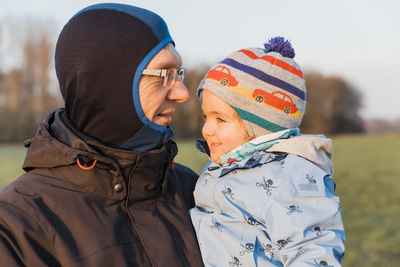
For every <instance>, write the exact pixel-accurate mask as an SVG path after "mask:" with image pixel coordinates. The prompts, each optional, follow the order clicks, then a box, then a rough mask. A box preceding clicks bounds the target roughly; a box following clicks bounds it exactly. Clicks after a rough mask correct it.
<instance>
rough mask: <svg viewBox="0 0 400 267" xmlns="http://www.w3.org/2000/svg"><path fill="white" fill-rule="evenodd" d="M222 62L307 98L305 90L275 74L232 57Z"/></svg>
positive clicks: (301, 97)
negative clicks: (244, 63)
mask: <svg viewBox="0 0 400 267" xmlns="http://www.w3.org/2000/svg"><path fill="white" fill-rule="evenodd" d="M220 63H223V64H226V65H229V66H232V67H234V68H236V69H239V70H241V71H244V72H246V73H247V74H250V75H251V76H253V77H256V78H257V79H260V80H261V81H263V82H266V83H269V84H271V85H274V86H276V87H279V88H281V89H283V90H285V91H287V92H289V93H292V94H294V95H296V96H298V97H299V98H300V99H302V100H305V98H306V95H305V93H304V91H302V90H300V89H299V88H297V87H295V86H293V85H291V84H289V83H287V82H284V81H282V80H279V79H278V78H276V77H274V76H271V75H268V74H266V73H264V72H262V71H260V70H258V69H255V68H253V67H250V66H247V65H243V64H241V63H239V62H237V61H235V60H233V59H231V58H226V59H224V60H222V61H221V62H220Z"/></svg>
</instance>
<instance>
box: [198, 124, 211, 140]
mask: <svg viewBox="0 0 400 267" xmlns="http://www.w3.org/2000/svg"><path fill="white" fill-rule="evenodd" d="M201 133H202V135H203V137H204V138H207V137H208V136H211V135H213V129H212V126H211V123H209V122H207V121H205V122H204V125H203V128H202V129H201Z"/></svg>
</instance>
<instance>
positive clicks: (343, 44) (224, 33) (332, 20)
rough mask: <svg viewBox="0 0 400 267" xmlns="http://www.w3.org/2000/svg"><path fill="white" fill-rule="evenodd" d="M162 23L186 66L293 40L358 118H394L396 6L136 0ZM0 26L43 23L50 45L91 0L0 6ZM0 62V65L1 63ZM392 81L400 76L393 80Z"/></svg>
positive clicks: (398, 56) (387, 2) (23, 0)
mask: <svg viewBox="0 0 400 267" xmlns="http://www.w3.org/2000/svg"><path fill="white" fill-rule="evenodd" d="M107 2H115V3H125V4H131V5H135V6H138V7H142V8H146V9H149V10H151V11H153V12H156V13H157V14H159V15H160V16H161V17H162V18H164V20H165V21H166V23H167V25H168V27H169V31H170V33H171V35H172V37H173V39H174V40H175V43H176V48H177V50H178V51H179V52H180V54H181V55H182V57H183V62H184V66H185V67H187V68H190V67H195V66H197V65H202V64H208V65H214V64H216V63H217V62H218V61H220V60H221V59H223V58H224V57H225V56H227V55H228V54H230V53H231V52H233V51H235V50H238V49H242V48H248V47H263V44H264V43H265V42H266V41H267V40H268V39H269V38H271V37H274V36H284V37H285V38H287V39H289V40H290V41H291V42H292V45H293V47H294V49H295V52H296V57H295V60H296V62H297V63H298V64H299V65H300V66H301V68H302V69H303V70H306V71H307V70H314V71H319V72H321V73H322V74H324V75H326V76H331V75H337V76H340V77H343V78H344V79H346V81H348V82H349V83H350V84H351V85H352V86H353V87H354V88H356V89H358V90H359V91H360V92H361V93H362V95H363V103H364V107H363V108H362V110H361V114H360V115H361V116H362V117H364V118H385V119H389V120H393V119H397V118H400V105H399V102H400V77H399V76H400V75H399V72H400V67H399V64H400V52H399V49H400V16H399V14H400V1H397V0H379V1H376V0H351V1H349V0H335V1H331V0H302V1H299V0H279V1H271V0H247V1H243V0H242V1H236V0H201V1H199V0H168V1H166V0H140V1H113V0H108V1H107ZM0 3H1V5H0V6H1V9H0V23H4V22H7V21H18V20H23V19H25V18H26V17H29V18H31V19H33V20H42V21H48V24H49V26H51V27H52V29H53V31H54V40H56V38H57V36H58V34H59V32H60V31H61V30H62V27H63V26H64V24H65V23H66V22H67V21H68V20H69V19H70V18H71V17H72V16H73V15H74V14H75V13H76V12H78V11H79V10H80V9H82V8H84V7H86V6H88V5H91V4H96V3H100V2H99V1H92V0H65V1H59V0H35V1H32V0H11V1H10V0H0ZM0 62H1V61H0ZM397 75H399V76H397Z"/></svg>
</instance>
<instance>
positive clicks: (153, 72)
mask: <svg viewBox="0 0 400 267" xmlns="http://www.w3.org/2000/svg"><path fill="white" fill-rule="evenodd" d="M170 70H176V72H174V73H175V76H174V79H173V81H172V84H171V85H170V86H167V84H168V76H169V71H170ZM185 73H186V69H185V68H175V69H144V70H143V71H142V75H147V76H156V77H164V83H163V86H164V87H172V86H174V85H175V82H176V80H177V78H178V80H180V81H181V82H183V80H184V78H185Z"/></svg>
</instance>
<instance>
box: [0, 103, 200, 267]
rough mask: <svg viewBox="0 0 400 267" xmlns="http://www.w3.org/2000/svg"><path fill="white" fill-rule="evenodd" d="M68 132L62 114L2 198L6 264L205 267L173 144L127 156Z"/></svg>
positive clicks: (190, 176)
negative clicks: (20, 174) (175, 159)
mask: <svg viewBox="0 0 400 267" xmlns="http://www.w3.org/2000/svg"><path fill="white" fill-rule="evenodd" d="M71 127H73V126H72V124H70V122H68V120H67V119H66V118H65V116H64V115H63V110H59V111H57V112H55V113H53V114H51V115H50V116H49V117H48V119H47V120H46V121H44V122H43V123H42V124H41V125H40V127H39V129H38V132H37V134H36V136H35V137H34V138H33V139H31V140H29V141H28V142H26V145H27V146H28V147H29V149H28V152H27V156H26V159H25V163H24V169H25V170H26V171H27V172H26V173H25V174H24V175H22V176H21V177H20V178H18V179H17V180H16V181H14V182H13V183H11V184H10V185H9V186H8V187H6V188H5V189H4V190H3V191H2V192H1V193H0V266H202V261H201V256H200V253H199V248H198V245H197V242H196V238H195V234H194V232H193V229H192V225H191V221H190V217H189V214H188V209H190V208H191V207H193V197H192V192H193V189H194V185H195V182H196V179H197V175H196V174H195V173H194V172H192V171H191V170H190V169H188V168H186V167H184V166H182V165H179V164H173V158H174V156H175V155H176V153H177V147H176V144H175V143H174V142H172V141H169V142H168V143H167V144H165V145H164V146H163V147H161V148H160V149H157V150H151V151H147V152H133V151H125V150H121V149H113V148H110V147H107V146H104V145H102V144H100V143H98V142H97V141H95V140H93V139H90V138H88V137H84V136H79V135H80V134H79V132H77V131H75V130H74V129H73V128H71ZM78 161H79V163H80V165H81V167H80V166H78V164H77V163H78ZM90 167H93V168H91V169H90ZM85 169H87V170H85Z"/></svg>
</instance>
